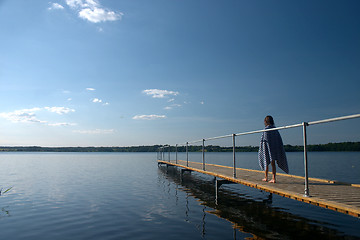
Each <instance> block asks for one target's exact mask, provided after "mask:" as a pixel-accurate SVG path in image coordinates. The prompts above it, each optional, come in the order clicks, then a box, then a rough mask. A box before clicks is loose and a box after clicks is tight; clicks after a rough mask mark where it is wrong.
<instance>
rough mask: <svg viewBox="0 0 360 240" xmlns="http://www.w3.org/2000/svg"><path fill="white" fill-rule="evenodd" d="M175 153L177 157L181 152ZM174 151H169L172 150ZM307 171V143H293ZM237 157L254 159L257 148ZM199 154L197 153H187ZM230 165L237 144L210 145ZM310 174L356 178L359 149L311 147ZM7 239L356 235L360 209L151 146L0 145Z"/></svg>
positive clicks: (297, 162)
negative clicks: (226, 177) (217, 174)
mask: <svg viewBox="0 0 360 240" xmlns="http://www.w3.org/2000/svg"><path fill="white" fill-rule="evenodd" d="M180 155H181V154H179V158H180V157H182V156H180ZM172 157H173V156H172ZM288 158H289V165H290V171H291V173H292V174H299V175H302V174H303V173H302V172H303V169H302V166H303V165H302V153H288ZM237 159H238V166H239V167H246V168H252V169H258V165H257V157H256V153H239V154H237ZM190 160H191V161H201V154H197V153H193V154H191V155H190ZM206 160H207V162H209V163H215V162H216V163H218V164H219V163H221V164H225V165H231V161H232V159H231V154H228V153H208V154H207V155H206ZM309 161H310V175H311V176H312V177H322V178H327V179H336V180H340V181H347V182H349V181H350V182H354V183H360V174H359V168H360V153H310V154H309ZM0 169H1V175H0V186H1V187H3V188H6V187H11V186H12V187H13V189H12V190H11V191H10V192H8V193H6V194H4V195H3V196H1V197H0V209H1V212H0V236H1V238H2V239H158V238H161V239H184V238H189V239H251V238H258V239H262V238H265V239H308V238H312V239H342V238H343V239H360V219H358V218H354V217H351V216H347V215H344V214H340V213H337V212H333V211H330V210H326V209H321V208H317V207H315V206H312V205H308V204H303V203H299V202H296V201H293V200H289V199H286V198H283V197H279V196H277V195H272V196H271V195H269V194H268V193H265V192H261V191H259V190H255V189H251V188H248V187H244V186H240V185H235V184H232V185H224V186H222V187H221V190H220V192H219V199H218V205H215V195H214V184H213V182H212V178H211V177H208V176H205V175H201V174H197V173H191V174H187V173H185V175H184V177H183V178H181V177H180V173H179V170H178V169H176V168H172V167H169V168H166V167H159V168H158V166H157V164H156V154H155V153H116V154H112V153H40V154H39V153H20V154H19V153H1V154H0Z"/></svg>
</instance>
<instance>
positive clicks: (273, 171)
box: [269, 161, 276, 183]
mask: <svg viewBox="0 0 360 240" xmlns="http://www.w3.org/2000/svg"><path fill="white" fill-rule="evenodd" d="M271 167H272V174H273V177H272V179H271V180H270V181H269V182H271V183H275V182H276V166H275V161H271Z"/></svg>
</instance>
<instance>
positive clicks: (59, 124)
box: [48, 122, 77, 127]
mask: <svg viewBox="0 0 360 240" xmlns="http://www.w3.org/2000/svg"><path fill="white" fill-rule="evenodd" d="M48 125H49V126H53V127H60V126H76V125H77V124H76V123H64V122H62V123H49V124H48Z"/></svg>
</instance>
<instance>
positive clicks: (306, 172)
mask: <svg viewBox="0 0 360 240" xmlns="http://www.w3.org/2000/svg"><path fill="white" fill-rule="evenodd" d="M307 126H308V123H307V122H303V140H304V171H305V194H304V195H305V196H306V197H309V196H310V192H309V176H308V158H307V147H306V145H307V134H306V127H307Z"/></svg>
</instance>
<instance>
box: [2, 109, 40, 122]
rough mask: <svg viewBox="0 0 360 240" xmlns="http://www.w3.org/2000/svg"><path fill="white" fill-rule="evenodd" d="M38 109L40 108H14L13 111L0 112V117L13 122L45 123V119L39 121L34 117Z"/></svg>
mask: <svg viewBox="0 0 360 240" xmlns="http://www.w3.org/2000/svg"><path fill="white" fill-rule="evenodd" d="M40 110H41V108H31V109H22V110H15V111H13V112H8V113H0V117H2V118H5V119H6V120H8V121H10V122H13V123H18V122H21V123H46V121H41V120H39V119H37V118H36V114H35V112H38V111H40Z"/></svg>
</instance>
